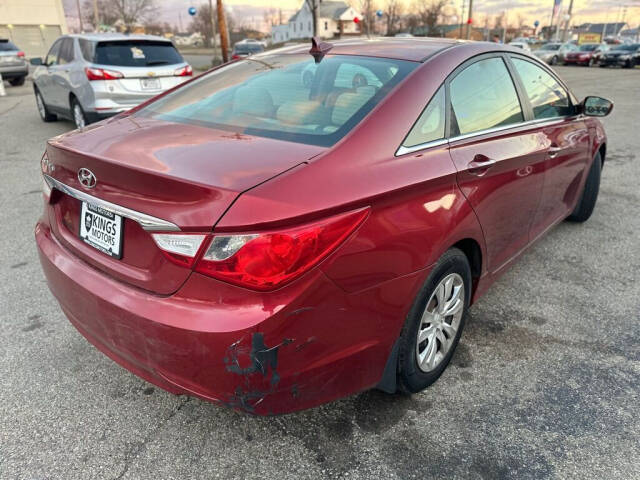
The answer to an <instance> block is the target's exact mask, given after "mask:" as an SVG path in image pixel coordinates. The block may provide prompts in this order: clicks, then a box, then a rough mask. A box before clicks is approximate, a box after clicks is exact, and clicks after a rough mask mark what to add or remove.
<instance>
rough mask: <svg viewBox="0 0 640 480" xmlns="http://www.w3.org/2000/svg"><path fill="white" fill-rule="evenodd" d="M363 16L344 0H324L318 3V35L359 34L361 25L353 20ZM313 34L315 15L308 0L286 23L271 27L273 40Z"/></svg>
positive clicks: (331, 36) (281, 41)
mask: <svg viewBox="0 0 640 480" xmlns="http://www.w3.org/2000/svg"><path fill="white" fill-rule="evenodd" d="M355 17H358V18H362V16H361V15H360V13H359V12H358V11H356V10H355V9H354V8H353V7H351V6H349V5H348V4H347V3H346V2H343V1H323V0H320V4H319V5H318V36H319V37H321V38H333V37H339V36H343V35H359V34H360V26H359V25H358V24H357V23H355V22H354V21H353V19H354V18H355ZM312 36H313V16H312V15H311V10H310V9H309V6H308V5H307V2H305V1H303V2H302V6H301V7H300V9H299V10H298V11H297V12H296V13H295V14H294V15H292V16H291V18H289V21H288V22H287V23H286V24H284V25H275V26H273V27H272V28H271V41H272V42H273V43H285V42H289V41H292V40H298V39H303V38H310V37H312Z"/></svg>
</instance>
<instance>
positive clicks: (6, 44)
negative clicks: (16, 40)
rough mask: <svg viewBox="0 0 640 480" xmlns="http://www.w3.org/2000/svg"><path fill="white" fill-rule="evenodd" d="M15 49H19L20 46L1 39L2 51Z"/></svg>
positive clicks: (0, 46)
mask: <svg viewBox="0 0 640 480" xmlns="http://www.w3.org/2000/svg"><path fill="white" fill-rule="evenodd" d="M15 50H18V47H16V46H15V45H14V44H13V43H11V42H9V41H5V40H0V52H13V51H15Z"/></svg>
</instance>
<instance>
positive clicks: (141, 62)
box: [93, 40, 184, 67]
mask: <svg viewBox="0 0 640 480" xmlns="http://www.w3.org/2000/svg"><path fill="white" fill-rule="evenodd" d="M93 57H94V58H93V62H94V63H98V64H100V65H112V66H119V67H147V66H150V65H173V64H176V63H183V62H184V60H183V59H182V56H181V55H180V54H179V53H178V51H177V50H176V49H175V47H174V46H173V44H172V43H169V42H161V41H153V40H151V41H150V40H127V41H111V42H99V43H98V44H97V45H96V48H95V52H94V54H93Z"/></svg>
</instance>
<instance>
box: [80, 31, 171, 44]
mask: <svg viewBox="0 0 640 480" xmlns="http://www.w3.org/2000/svg"><path fill="white" fill-rule="evenodd" d="M68 36H69V37H73V38H82V39H85V40H90V41H92V42H101V41H102V42H104V41H108V42H117V41H126V40H153V41H160V42H167V43H171V40H169V39H168V38H164V37H160V36H158V35H142V34H127V33H74V34H71V35H68Z"/></svg>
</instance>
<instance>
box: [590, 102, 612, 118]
mask: <svg viewBox="0 0 640 480" xmlns="http://www.w3.org/2000/svg"><path fill="white" fill-rule="evenodd" d="M611 110H613V102H611V101H609V100H607V99H606V98H602V97H587V98H585V99H584V100H583V101H582V113H584V114H585V115H587V116H589V117H606V116H607V115H609V114H610V113H611Z"/></svg>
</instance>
